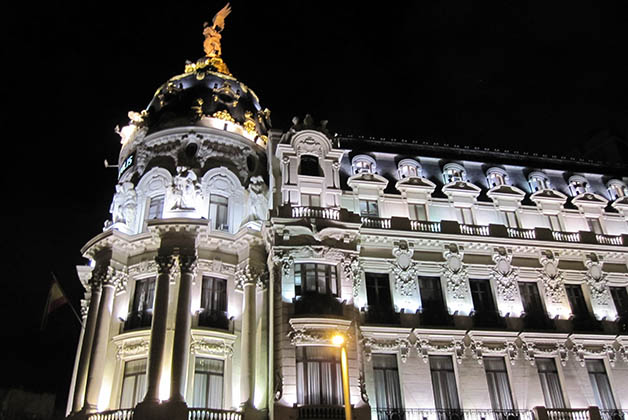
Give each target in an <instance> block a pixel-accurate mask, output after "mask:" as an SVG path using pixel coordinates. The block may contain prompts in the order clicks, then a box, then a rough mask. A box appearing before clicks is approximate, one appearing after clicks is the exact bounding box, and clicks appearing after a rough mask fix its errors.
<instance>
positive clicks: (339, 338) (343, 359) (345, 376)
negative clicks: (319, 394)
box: [331, 334, 351, 420]
mask: <svg viewBox="0 0 628 420" xmlns="http://www.w3.org/2000/svg"><path fill="white" fill-rule="evenodd" d="M331 342H332V344H334V345H335V346H338V347H340V369H341V371H342V393H343V396H344V401H345V420H351V398H350V396H349V363H348V361H347V348H346V346H345V337H344V336H343V335H340V334H336V335H334V336H333V337H332V338H331Z"/></svg>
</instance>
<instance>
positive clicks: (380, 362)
mask: <svg viewBox="0 0 628 420" xmlns="http://www.w3.org/2000/svg"><path fill="white" fill-rule="evenodd" d="M373 376H374V379H375V401H376V404H377V409H378V410H385V411H386V412H385V413H382V414H387V415H386V416H385V417H384V418H388V419H390V418H391V417H390V416H391V414H394V413H395V410H394V409H400V408H402V407H403V404H402V399H401V389H400V387H399V371H398V370H397V356H396V355H394V354H374V355H373ZM378 412H379V411H378ZM380 417H382V416H380Z"/></svg>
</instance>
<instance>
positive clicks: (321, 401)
mask: <svg viewBox="0 0 628 420" xmlns="http://www.w3.org/2000/svg"><path fill="white" fill-rule="evenodd" d="M339 353H340V350H339V349H338V348H336V347H327V346H311V347H297V349H296V354H297V403H298V404H299V405H340V404H342V403H343V394H342V378H341V370H340V354H339Z"/></svg>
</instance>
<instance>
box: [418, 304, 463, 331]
mask: <svg viewBox="0 0 628 420" xmlns="http://www.w3.org/2000/svg"><path fill="white" fill-rule="evenodd" d="M419 323H420V325H421V326H425V327H449V326H452V325H454V319H453V317H452V316H451V315H449V313H448V312H447V309H446V308H445V306H444V305H434V306H426V307H424V308H422V309H421V310H420V311H419Z"/></svg>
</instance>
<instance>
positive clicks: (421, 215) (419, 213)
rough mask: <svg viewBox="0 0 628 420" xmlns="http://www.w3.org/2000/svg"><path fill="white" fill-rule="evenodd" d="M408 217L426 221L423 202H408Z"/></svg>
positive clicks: (425, 209) (425, 208) (425, 210)
mask: <svg viewBox="0 0 628 420" xmlns="http://www.w3.org/2000/svg"><path fill="white" fill-rule="evenodd" d="M408 209H409V210H410V219H412V220H420V221H422V222H426V221H427V207H426V206H425V204H409V205H408Z"/></svg>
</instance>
